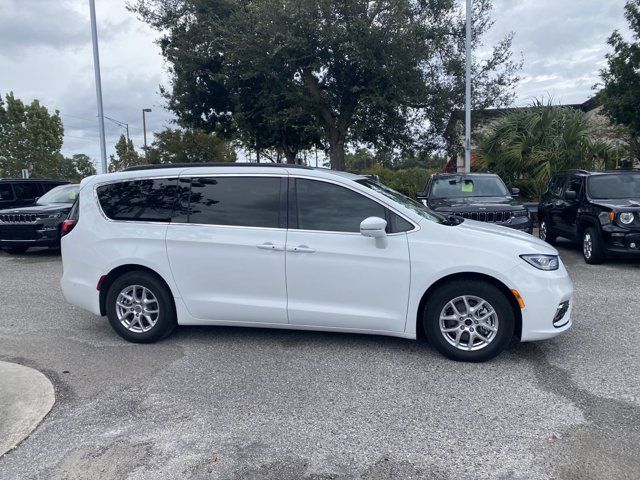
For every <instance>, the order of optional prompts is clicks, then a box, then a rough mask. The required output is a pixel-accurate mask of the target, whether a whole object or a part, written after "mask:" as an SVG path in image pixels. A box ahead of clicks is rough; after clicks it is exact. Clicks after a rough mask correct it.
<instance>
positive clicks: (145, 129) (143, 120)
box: [142, 108, 151, 160]
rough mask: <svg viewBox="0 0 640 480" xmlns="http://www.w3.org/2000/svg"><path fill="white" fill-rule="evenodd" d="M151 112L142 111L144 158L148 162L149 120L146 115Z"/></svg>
mask: <svg viewBox="0 0 640 480" xmlns="http://www.w3.org/2000/svg"><path fill="white" fill-rule="evenodd" d="M149 112H151V109H150V108H143V109H142V133H143V135H144V158H145V160H146V158H147V156H148V155H147V119H146V117H145V114H146V113H149Z"/></svg>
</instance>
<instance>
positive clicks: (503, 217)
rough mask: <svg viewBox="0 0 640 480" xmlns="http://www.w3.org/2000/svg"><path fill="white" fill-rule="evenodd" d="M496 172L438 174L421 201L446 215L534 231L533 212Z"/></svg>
mask: <svg viewBox="0 0 640 480" xmlns="http://www.w3.org/2000/svg"><path fill="white" fill-rule="evenodd" d="M519 194H520V190H519V189H517V188H514V189H512V190H511V191H509V190H508V189H507V187H506V186H505V184H504V182H503V181H502V179H501V178H500V177H499V176H498V175H495V174H492V173H467V174H463V173H436V174H433V175H432V176H431V178H430V179H429V184H428V185H427V189H426V191H425V192H420V193H418V200H420V201H421V202H422V203H424V204H425V205H426V206H428V207H429V208H431V209H432V210H435V211H436V212H438V213H440V214H442V215H455V216H459V217H462V218H468V219H470V220H477V221H480V222H488V223H495V224H497V225H502V226H505V227H510V228H515V229H517V230H522V231H525V232H527V233H531V232H532V227H533V223H532V221H531V215H530V214H529V210H528V209H527V208H526V207H525V206H524V205H522V203H521V202H520V201H518V200H517V199H516V197H517V196H518V195H519Z"/></svg>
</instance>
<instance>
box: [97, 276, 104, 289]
mask: <svg viewBox="0 0 640 480" xmlns="http://www.w3.org/2000/svg"><path fill="white" fill-rule="evenodd" d="M105 278H106V275H102V276H101V277H100V278H99V279H98V285H97V286H96V290H98V291H100V290H102V284H103V283H104V279H105Z"/></svg>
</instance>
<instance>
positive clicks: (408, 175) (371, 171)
mask: <svg viewBox="0 0 640 480" xmlns="http://www.w3.org/2000/svg"><path fill="white" fill-rule="evenodd" d="M436 171H437V170H427V169H424V168H420V167H413V168H403V169H400V170H391V169H389V168H384V167H380V166H374V167H373V168H368V169H366V170H363V171H362V172H360V173H361V174H362V175H377V176H378V177H380V181H381V182H382V183H384V184H385V185H386V186H388V187H389V188H393V189H394V190H397V191H398V192H400V193H404V194H405V195H406V196H408V197H411V198H416V194H417V193H418V192H421V191H423V190H424V189H425V187H426V186H427V182H428V181H429V177H430V176H431V174H432V173H435V172H436Z"/></svg>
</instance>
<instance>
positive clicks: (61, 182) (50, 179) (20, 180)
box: [0, 178, 70, 184]
mask: <svg viewBox="0 0 640 480" xmlns="http://www.w3.org/2000/svg"><path fill="white" fill-rule="evenodd" d="M0 182H40V183H42V182H45V183H59V184H65V183H70V182H69V181H68V180H60V179H57V178H0Z"/></svg>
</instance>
